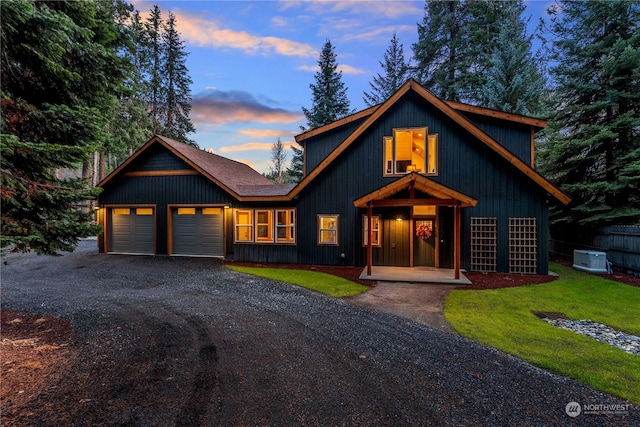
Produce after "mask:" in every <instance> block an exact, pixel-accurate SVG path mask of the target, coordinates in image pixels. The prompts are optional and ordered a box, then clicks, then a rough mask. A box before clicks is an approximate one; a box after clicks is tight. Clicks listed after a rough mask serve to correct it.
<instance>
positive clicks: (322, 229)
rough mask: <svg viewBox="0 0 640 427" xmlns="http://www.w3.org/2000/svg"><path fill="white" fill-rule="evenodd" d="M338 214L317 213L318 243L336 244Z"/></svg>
mask: <svg viewBox="0 0 640 427" xmlns="http://www.w3.org/2000/svg"><path fill="white" fill-rule="evenodd" d="M339 218H340V215H318V244H319V245H337V244H338V219H339Z"/></svg>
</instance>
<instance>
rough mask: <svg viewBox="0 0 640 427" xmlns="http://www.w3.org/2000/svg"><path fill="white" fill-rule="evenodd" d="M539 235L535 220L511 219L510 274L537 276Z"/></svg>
mask: <svg viewBox="0 0 640 427" xmlns="http://www.w3.org/2000/svg"><path fill="white" fill-rule="evenodd" d="M537 241H538V234H537V228H536V219H535V218H509V272H510V273H524V274H536V273H537V271H538V243H537Z"/></svg>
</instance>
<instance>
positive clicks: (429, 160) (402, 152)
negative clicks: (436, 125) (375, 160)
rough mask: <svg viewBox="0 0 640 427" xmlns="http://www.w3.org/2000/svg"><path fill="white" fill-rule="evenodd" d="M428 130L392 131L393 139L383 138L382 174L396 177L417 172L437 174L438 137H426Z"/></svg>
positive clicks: (389, 137)
mask: <svg viewBox="0 0 640 427" xmlns="http://www.w3.org/2000/svg"><path fill="white" fill-rule="evenodd" d="M427 132H428V129H427V128H426V127H424V128H415V129H394V130H393V137H391V136H385V137H384V138H383V144H384V174H385V175H397V174H405V173H411V172H418V173H422V174H428V175H436V174H437V172H438V165H437V163H438V160H437V158H438V135H428V133H427Z"/></svg>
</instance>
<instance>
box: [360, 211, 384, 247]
mask: <svg viewBox="0 0 640 427" xmlns="http://www.w3.org/2000/svg"><path fill="white" fill-rule="evenodd" d="M371 236H372V238H371V246H380V215H372V216H371ZM368 244H369V220H368V219H367V215H363V216H362V245H363V246H367V245H368Z"/></svg>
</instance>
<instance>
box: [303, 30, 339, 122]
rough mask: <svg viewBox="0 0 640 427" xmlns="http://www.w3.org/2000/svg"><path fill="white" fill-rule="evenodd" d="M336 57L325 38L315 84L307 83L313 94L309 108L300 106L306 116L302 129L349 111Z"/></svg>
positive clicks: (334, 118) (335, 118)
mask: <svg viewBox="0 0 640 427" xmlns="http://www.w3.org/2000/svg"><path fill="white" fill-rule="evenodd" d="M336 57H337V56H336V54H335V52H334V48H333V46H332V45H331V41H329V40H327V41H326V43H325V44H324V46H323V48H322V52H321V53H320V58H319V59H318V66H319V67H320V70H319V71H318V72H316V73H315V84H313V83H312V84H310V85H309V87H310V88H311V93H312V96H313V99H312V105H311V109H306V108H304V107H302V112H303V113H304V115H305V116H306V118H307V127H306V128H305V127H303V128H302V129H303V130H311V129H315V128H317V127H320V126H324V125H326V124H329V123H332V122H334V121H336V120H338V119H341V118H342V117H345V116H347V115H348V114H349V113H350V112H351V110H350V104H349V98H347V88H346V87H345V85H344V83H343V82H342V71H338V63H337V62H336Z"/></svg>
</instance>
